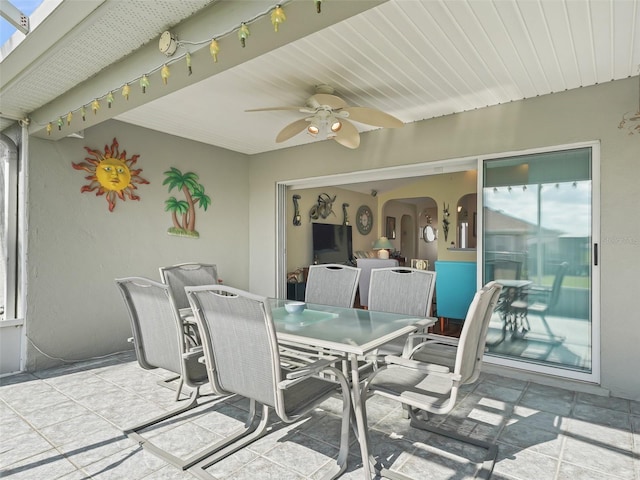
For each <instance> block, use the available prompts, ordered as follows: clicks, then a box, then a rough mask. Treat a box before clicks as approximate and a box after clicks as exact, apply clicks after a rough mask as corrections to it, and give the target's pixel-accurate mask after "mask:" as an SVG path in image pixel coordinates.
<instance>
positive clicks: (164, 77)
mask: <svg viewBox="0 0 640 480" xmlns="http://www.w3.org/2000/svg"><path fill="white" fill-rule="evenodd" d="M160 76H161V77H162V83H164V84H165V85H166V84H167V81H168V79H169V77H170V76H171V71H170V70H169V66H168V65H167V64H166V63H165V64H164V65H163V66H162V69H160Z"/></svg>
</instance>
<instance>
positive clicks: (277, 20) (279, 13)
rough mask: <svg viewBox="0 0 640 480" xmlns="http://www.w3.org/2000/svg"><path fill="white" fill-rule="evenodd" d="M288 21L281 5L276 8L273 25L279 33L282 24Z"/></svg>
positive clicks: (273, 13) (272, 14) (272, 17)
mask: <svg viewBox="0 0 640 480" xmlns="http://www.w3.org/2000/svg"><path fill="white" fill-rule="evenodd" d="M286 19H287V16H286V15H285V14H284V10H283V9H282V7H281V6H280V5H277V6H276V9H275V10H274V11H273V12H272V13H271V23H272V24H273V29H274V30H275V31H276V33H278V27H279V26H280V24H281V23H282V22H284V21H285V20H286Z"/></svg>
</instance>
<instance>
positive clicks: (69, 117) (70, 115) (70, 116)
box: [67, 112, 73, 126]
mask: <svg viewBox="0 0 640 480" xmlns="http://www.w3.org/2000/svg"><path fill="white" fill-rule="evenodd" d="M72 118H73V113H71V112H69V113H67V126H69V125H71V119H72Z"/></svg>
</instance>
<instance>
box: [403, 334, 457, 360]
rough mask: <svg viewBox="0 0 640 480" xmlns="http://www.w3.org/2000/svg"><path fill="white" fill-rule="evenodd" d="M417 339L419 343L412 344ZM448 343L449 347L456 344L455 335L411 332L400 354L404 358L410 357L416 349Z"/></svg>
mask: <svg viewBox="0 0 640 480" xmlns="http://www.w3.org/2000/svg"><path fill="white" fill-rule="evenodd" d="M416 341H418V342H419V343H418V344H417V345H415V346H414V344H415V343H416ZM434 343H437V344H440V345H449V346H451V347H457V346H458V343H459V341H458V339H457V338H455V337H448V336H446V335H438V334H437V333H412V334H411V335H409V337H408V338H407V341H406V343H405V348H404V351H403V352H402V356H403V357H404V358H411V357H412V356H413V354H414V353H416V352H417V351H418V350H421V349H423V348H424V347H428V346H429V345H431V344H434Z"/></svg>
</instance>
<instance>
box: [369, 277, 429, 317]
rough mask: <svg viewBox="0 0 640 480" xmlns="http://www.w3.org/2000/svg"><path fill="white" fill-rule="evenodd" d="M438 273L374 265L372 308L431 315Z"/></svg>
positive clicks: (370, 298)
mask: <svg viewBox="0 0 640 480" xmlns="http://www.w3.org/2000/svg"><path fill="white" fill-rule="evenodd" d="M435 285H436V272H432V271H428V270H418V269H416V268H407V267H387V268H374V269H373V270H371V280H370V283H369V302H368V308H369V310H376V311H379V312H391V313H401V314H405V315H416V316H419V317H428V316H430V315H431V303H432V300H433V291H434V289H435Z"/></svg>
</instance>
